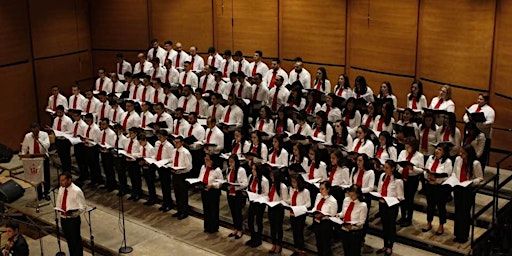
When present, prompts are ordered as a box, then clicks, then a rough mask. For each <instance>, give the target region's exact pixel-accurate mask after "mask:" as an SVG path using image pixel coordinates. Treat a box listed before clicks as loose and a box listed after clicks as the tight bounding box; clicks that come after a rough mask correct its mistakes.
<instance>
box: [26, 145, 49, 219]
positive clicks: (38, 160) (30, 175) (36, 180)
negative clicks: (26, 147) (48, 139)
mask: <svg viewBox="0 0 512 256" xmlns="http://www.w3.org/2000/svg"><path fill="white" fill-rule="evenodd" d="M45 156H46V155H44V154H26V155H20V159H21V162H22V163H23V178H22V179H21V180H23V181H25V182H27V183H29V184H30V185H32V186H33V187H34V189H35V190H36V199H35V200H34V202H31V203H28V204H27V207H30V208H35V209H36V213H39V208H40V207H42V206H45V205H49V204H50V202H48V201H39V198H38V197H37V187H38V186H39V185H41V183H43V181H44V178H43V173H44V158H45Z"/></svg>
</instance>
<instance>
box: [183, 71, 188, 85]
mask: <svg viewBox="0 0 512 256" xmlns="http://www.w3.org/2000/svg"><path fill="white" fill-rule="evenodd" d="M187 76H188V74H187V73H185V75H183V81H182V84H183V85H185V84H186V83H187Z"/></svg>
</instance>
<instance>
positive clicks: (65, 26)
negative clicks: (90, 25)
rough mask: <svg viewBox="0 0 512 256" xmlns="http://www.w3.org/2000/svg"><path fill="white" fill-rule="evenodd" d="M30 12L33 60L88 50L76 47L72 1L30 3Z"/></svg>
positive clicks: (75, 26)
mask: <svg viewBox="0 0 512 256" xmlns="http://www.w3.org/2000/svg"><path fill="white" fill-rule="evenodd" d="M29 9H30V24H31V29H32V44H33V48H34V57H35V58H40V57H48V56H53V55H59V54H64V53H70V52H75V51H78V50H83V49H86V48H87V47H86V46H85V45H84V46H83V48H79V44H78V40H79V36H78V27H77V16H76V13H75V1H58V0H51V1H30V6H29ZM81 17H82V18H85V16H83V15H81Z"/></svg>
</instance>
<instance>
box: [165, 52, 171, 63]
mask: <svg viewBox="0 0 512 256" xmlns="http://www.w3.org/2000/svg"><path fill="white" fill-rule="evenodd" d="M170 53H171V52H167V54H166V55H165V59H164V63H165V62H166V61H167V60H168V59H169V54H170Z"/></svg>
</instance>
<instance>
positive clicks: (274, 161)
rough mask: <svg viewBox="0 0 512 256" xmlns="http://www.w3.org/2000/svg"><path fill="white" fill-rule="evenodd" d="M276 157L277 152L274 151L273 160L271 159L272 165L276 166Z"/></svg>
mask: <svg viewBox="0 0 512 256" xmlns="http://www.w3.org/2000/svg"><path fill="white" fill-rule="evenodd" d="M276 156H277V150H274V152H273V153H272V158H270V163H272V164H275V163H276Z"/></svg>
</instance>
